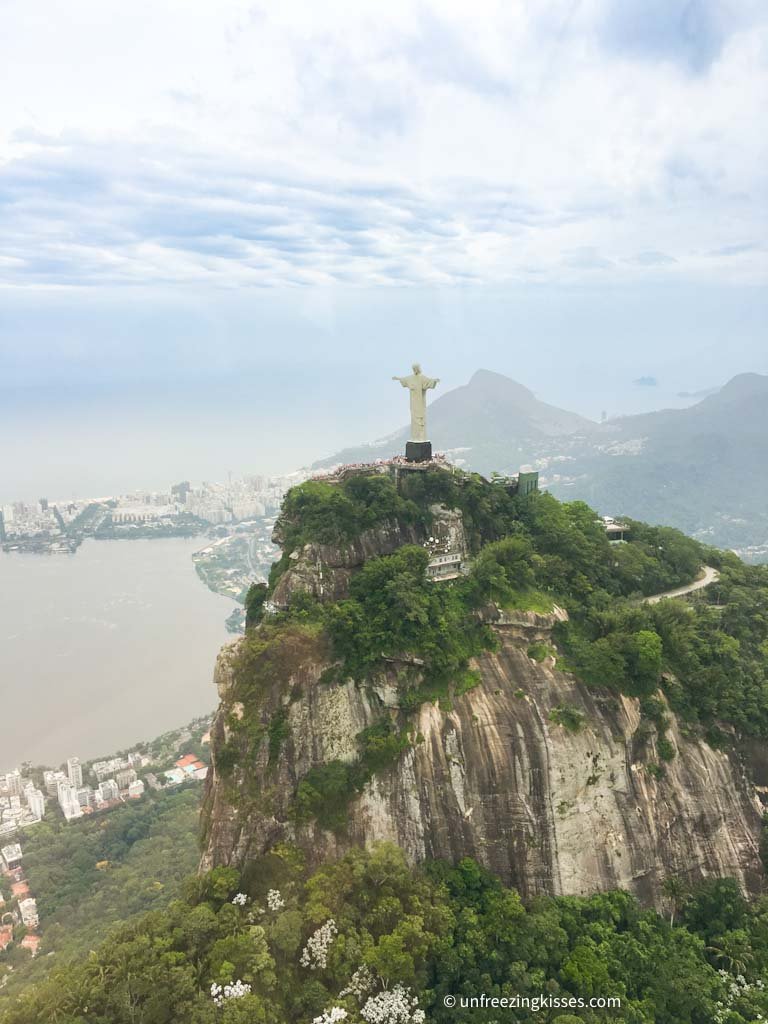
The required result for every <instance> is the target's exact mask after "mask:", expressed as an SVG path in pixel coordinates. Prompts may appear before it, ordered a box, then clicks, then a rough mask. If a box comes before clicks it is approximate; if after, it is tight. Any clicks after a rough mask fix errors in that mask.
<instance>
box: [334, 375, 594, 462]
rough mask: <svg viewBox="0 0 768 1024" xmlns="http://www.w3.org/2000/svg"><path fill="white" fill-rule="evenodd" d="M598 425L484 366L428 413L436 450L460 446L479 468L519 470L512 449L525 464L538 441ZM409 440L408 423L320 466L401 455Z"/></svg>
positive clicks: (429, 428)
mask: <svg viewBox="0 0 768 1024" xmlns="http://www.w3.org/2000/svg"><path fill="white" fill-rule="evenodd" d="M596 428H597V424H596V423H593V422H592V421H591V420H588V419H585V418H584V417H583V416H579V415H578V414H577V413H574V412H568V411H567V410H565V409H558V408H557V407H556V406H554V405H548V404H547V403H546V402H542V401H540V400H539V399H538V398H537V397H536V396H535V395H534V393H533V392H532V391H530V390H529V389H528V388H526V387H524V386H523V385H522V384H519V383H518V382H517V381H515V380H512V379H511V378H510V377H505V376H504V375H503V374H501V373H494V372H492V371H491V370H482V369H481V370H477V371H476V373H474V374H473V375H472V377H471V378H470V380H469V382H468V383H467V384H464V385H462V386H461V387H458V388H454V389H453V390H451V391H446V392H445V393H444V394H442V395H440V396H439V397H438V398H436V399H435V400H434V401H433V402H432V404H431V405H430V406H429V411H428V432H429V435H430V439H431V441H432V443H433V446H434V448H435V450H437V451H449V452H451V451H456V450H460V451H461V452H462V455H463V458H464V461H468V462H471V465H472V468H473V469H477V470H479V471H480V472H491V471H492V470H494V469H504V468H517V466H516V465H515V466H514V467H513V466H512V464H511V463H510V461H509V460H510V454H511V453H514V454H515V457H517V456H518V455H519V456H521V458H522V461H523V462H525V461H528V460H527V459H526V458H525V457H524V456H525V455H526V454H527V453H529V452H530V453H532V452H533V451H534V450H535V448H536V447H537V446H536V444H535V442H536V441H541V440H542V439H544V438H547V437H561V436H569V435H572V434H588V433H591V432H592V431H593V430H595V429H596ZM407 440H408V427H403V428H402V429H400V430H398V431H397V432H396V433H394V434H390V435H389V436H388V437H385V438H381V439H380V440H378V441H374V442H372V443H371V444H366V445H358V446H356V447H354V448H347V449H345V450H344V451H341V452H339V453H338V454H336V455H333V456H331V457H330V458H328V459H324V460H323V461H322V462H321V463H318V465H323V466H328V465H335V464H336V463H349V462H363V461H370V460H371V459H377V458H389V457H390V456H392V455H395V454H399V453H401V452H402V451H403V450H404V448H405V442H406V441H407ZM499 458H501V459H502V462H501V463H499V461H498V460H499ZM512 461H513V462H514V461H515V460H514V459H513V460H512ZM508 464H509V465H508Z"/></svg>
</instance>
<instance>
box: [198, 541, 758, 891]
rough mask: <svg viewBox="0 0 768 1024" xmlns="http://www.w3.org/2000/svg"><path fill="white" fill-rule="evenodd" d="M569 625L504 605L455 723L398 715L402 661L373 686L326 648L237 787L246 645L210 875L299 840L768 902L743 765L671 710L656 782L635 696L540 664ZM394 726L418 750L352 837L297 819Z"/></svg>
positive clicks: (515, 879) (218, 725) (308, 561)
mask: <svg viewBox="0 0 768 1024" xmlns="http://www.w3.org/2000/svg"><path fill="white" fill-rule="evenodd" d="M390 541H391V543H392V544H393V545H394V546H399V544H400V543H404V542H405V541H404V540H403V539H402V538H400V537H395V536H392V537H391V538H389V540H387V541H386V543H387V544H388V543H389V542H390ZM395 541H397V544H395ZM371 543H374V541H371ZM392 550H394V547H393V548H392ZM315 554H316V553H315V552H309V553H308V552H307V551H306V549H305V551H304V552H303V553H302V555H301V557H300V559H299V560H297V561H298V562H299V563H300V566H301V568H302V571H303V567H304V566H307V565H312V564H321V565H322V570H323V573H324V572H325V569H326V566H327V563H325V562H324V561H323V562H322V563H318V562H316V561H313V560H314V559H315ZM360 554H363V557H367V555H366V554H364V553H363V551H362V550H361V551H360V552H358V553H357V554H355V555H354V556H351V555H349V554H348V553H347V555H346V556H339V557H338V558H337V562H338V563H339V564H334V565H331V566H330V568H332V569H333V570H334V571H338V570H345V571H351V569H352V567H353V563H351V564H350V563H349V559H350V558H352V557H355V558H357V557H358V556H359V555H360ZM343 558H346V559H347V564H344V561H343ZM297 568H298V567H297ZM296 578H297V579H298V578H303V577H298V576H297V577H296ZM323 578H325V577H323ZM335 579H336V581H337V583H338V580H339V579H341V577H335ZM281 582H282V581H281ZM437 585H439V584H437ZM286 586H287V585H286ZM340 586H341V585H340V584H339V586H338V587H336V585H334V589H333V593H336V592H337V589H340ZM278 589H279V588H278ZM564 615H565V613H564V612H562V611H560V610H557V609H556V610H555V611H554V612H553V613H552V614H551V615H542V614H535V613H532V612H513V613H509V612H506V613H501V612H498V611H496V610H495V609H494V608H489V609H487V610H486V611H485V612H484V618H485V619H486V621H488V622H489V623H490V624H491V625H492V628H493V630H494V631H495V632H496V634H497V636H498V640H499V649H498V650H497V651H496V652H494V653H488V654H485V655H483V656H482V657H480V658H479V659H478V660H477V662H476V664H475V667H476V668H477V670H478V672H479V676H480V682H479V685H477V686H476V687H475V688H474V689H472V690H470V691H469V692H467V693H465V694H463V695H462V696H460V697H458V698H456V699H455V700H454V701H453V704H452V708H451V710H441V709H440V708H439V707H438V706H436V705H433V704H424V705H422V707H421V708H420V709H419V710H418V711H416V712H413V713H412V714H411V716H409V718H408V719H407V721H406V719H405V718H404V717H403V716H402V712H401V711H399V710H398V708H397V689H396V686H397V678H398V669H399V668H401V667H402V666H398V665H397V664H395V663H391V664H389V665H388V666H387V668H386V669H385V670H384V671H382V672H381V674H380V675H378V676H377V677H376V678H373V679H371V680H370V681H368V682H367V683H366V684H365V685H356V684H355V683H353V682H352V681H347V682H343V683H339V682H335V683H329V682H327V681H325V680H326V678H327V676H324V675H323V674H324V672H326V670H327V669H328V668H329V666H330V665H331V659H330V655H329V653H328V650H327V647H326V645H325V644H324V643H323V642H322V641H321V640H320V639H318V640H317V641H316V642H315V643H314V644H313V643H312V642H308V643H306V644H305V646H304V648H303V649H302V650H301V651H300V652H299V655H298V656H296V657H293V658H292V659H291V662H290V665H287V666H286V672H285V674H284V677H283V678H281V679H280V681H279V685H277V684H276V685H273V686H272V687H271V688H269V689H268V692H267V693H266V695H265V697H264V701H263V704H262V706H261V708H260V715H261V717H262V721H263V723H264V727H265V729H266V727H267V725H268V723H269V722H270V721H273V720H274V717H275V715H277V714H280V715H281V716H282V717H283V720H284V722H285V730H284V740H283V742H282V745H281V748H280V752H279V756H278V757H277V758H274V756H272V757H270V752H269V749H268V744H267V742H266V741H265V742H262V743H261V745H260V746H259V747H258V750H257V751H256V754H255V756H252V757H250V759H249V761H248V763H247V764H238V765H236V767H235V769H234V773H233V774H232V775H231V776H229V777H228V778H227V779H226V780H225V779H224V778H223V777H222V772H221V771H220V770H219V766H218V764H217V761H218V758H219V756H220V752H221V751H222V750H223V749H224V747H225V745H226V744H227V741H228V740H229V739H230V734H231V728H232V721H233V716H234V719H237V718H238V717H239V715H241V714H242V707H238V706H237V703H236V702H235V701H234V700H233V694H232V663H233V658H236V657H237V652H238V649H239V645H241V644H242V643H243V641H242V640H241V641H236V642H234V643H233V644H230V645H228V646H227V647H226V648H224V650H223V652H222V654H221V656H220V658H219V661H218V665H217V670H216V683H217V686H218V690H219V697H220V700H221V705H220V708H219V711H218V713H217V716H216V721H215V724H214V728H213V734H212V761H213V769H212V771H211V772H210V773H209V777H208V783H207V790H206V801H205V820H206V828H205V846H204V855H203V862H202V863H203V867H205V868H208V867H211V866H215V865H219V864H234V865H238V866H243V865H245V864H247V863H248V862H249V861H250V860H253V859H254V858H256V857H258V856H259V855H261V854H263V853H265V852H266V851H268V850H269V849H270V848H271V847H272V846H273V845H274V844H275V843H276V842H278V841H281V840H288V841H290V842H294V843H297V844H299V845H300V846H301V847H302V848H303V849H304V850H305V851H306V853H307V856H308V858H309V860H310V862H315V863H317V862H319V861H321V860H323V859H324V858H327V857H334V856H337V855H340V854H342V853H343V852H344V851H345V850H346V849H348V848H349V847H351V846H355V845H363V844H366V843H370V842H372V841H375V840H382V839H383V840H389V841H391V842H394V843H397V844H398V845H399V846H401V847H402V848H403V849H404V850H405V851H406V853H407V855H408V857H409V858H410V859H411V860H412V861H414V862H418V861H421V860H424V859H426V858H433V857H442V858H447V859H449V860H456V859H458V858H460V857H464V856H471V857H474V858H476V859H477V860H478V861H479V862H480V863H482V864H483V865H485V866H486V867H488V868H489V869H490V870H492V871H493V872H495V873H496V874H498V875H499V876H500V877H501V878H503V879H504V880H505V881H506V882H508V883H511V884H514V885H515V886H517V887H518V888H519V889H520V891H521V892H522V894H523V895H524V896H526V897H530V896H533V895H535V894H538V893H553V894H560V893H562V894H583V893H590V892H595V891H600V890H606V889H612V888H617V887H620V888H625V889H629V890H631V891H633V892H635V893H636V894H637V895H638V896H639V897H640V898H641V899H642V900H643V901H644V902H646V903H648V904H659V903H660V901H661V885H662V882H663V880H664V879H665V878H666V877H668V876H670V875H679V876H682V877H684V878H686V879H688V880H690V881H696V880H698V879H700V878H703V877H706V876H710V875H717V876H724V875H730V876H734V877H736V878H737V879H738V880H739V882H740V883H741V885H742V886H743V888H744V889H745V890H748V891H751V892H756V891H757V890H758V889H759V887H760V884H761V880H762V869H761V865H760V859H759V855H758V838H759V831H760V821H761V814H762V810H761V805H760V803H759V800H758V798H757V795H756V793H755V790H754V788H753V786H752V785H751V782H750V780H749V778H748V773H747V772H746V770H745V768H744V766H743V764H742V763H740V762H739V761H738V760H737V757H736V755H735V754H728V753H725V752H722V751H717V750H714V749H712V748H711V747H709V746H708V745H707V744H706V743H704V742H703V741H691V740H688V739H684V738H683V737H682V736H681V734H680V731H679V729H678V726H677V723H676V721H675V717H674V715H673V714H672V713H671V712H668V713H669V717H670V721H671V725H670V728H669V731H668V735H669V738H670V739H671V740H672V741H673V742H674V744H675V746H676V747H677V751H678V753H677V756H676V757H675V759H674V760H673V761H672V762H670V763H669V764H668V765H666V766H665V774H664V776H663V777H655V775H654V774H653V773H652V772H651V771H649V769H648V765H649V764H650V763H653V762H658V760H659V758H658V756H657V755H656V753H655V749H654V745H655V738H654V737H653V736H651V737H650V738H648V737H645V738H644V739H643V740H642V742H641V741H640V735H641V734H640V733H638V732H637V729H638V724H639V721H640V715H639V711H638V702H637V701H636V700H635V699H634V698H629V697H622V696H617V695H615V694H611V693H608V692H600V691H596V690H594V689H592V688H590V689H588V688H586V687H585V686H584V685H582V684H581V683H579V682H578V681H577V680H576V679H575V678H573V677H572V676H571V675H569V674H567V673H565V672H562V671H559V670H558V669H557V668H556V666H555V658H554V657H545V658H544V660H543V661H534V660H532V659H531V658H530V657H529V655H528V648H529V646H530V644H531V643H533V642H539V643H541V642H545V643H546V642H549V641H550V638H551V629H552V627H553V625H554V624H555V623H556V622H557V620H558V619H559V618H562V617H563V616H564ZM288 695H290V697H289V696H288ZM561 709H568V711H569V712H570V725H571V729H570V730H569V728H567V727H566V726H565V725H563V724H558V722H559V721H563V719H562V718H561V716H560V714H559V711H560V710H561ZM382 715H390V716H391V717H392V719H393V721H397V722H398V724H399V725H400V726H401V727H407V728H408V729H409V731H410V732H411V735H412V738H413V743H412V744H411V745H410V746H409V747H408V748H407V749H406V750H405V751H404V752H403V753H402V754H401V755H400V757H399V759H398V761H397V762H396V763H395V764H394V765H392V766H391V767H389V768H387V769H386V770H385V771H382V772H381V773H380V774H377V775H375V776H374V778H373V779H372V780H371V782H370V783H368V785H367V786H366V787H365V789H364V791H363V792H362V793H360V794H359V795H358V796H357V797H356V799H354V800H353V801H352V803H351V804H350V805H349V813H348V824H347V828H346V830H345V831H344V832H343V833H340V834H334V833H333V832H329V831H325V830H323V829H322V828H320V827H319V826H318V824H317V823H316V822H315V821H310V822H304V823H297V822H296V821H295V819H294V816H293V815H292V797H293V794H294V793H295V791H296V787H297V785H298V783H299V782H300V780H301V779H302V777H303V776H304V775H305V774H306V772H307V771H308V770H309V769H310V768H311V767H312V766H316V765H320V764H323V763H327V762H329V761H332V760H341V761H353V760H354V759H355V757H356V756H357V745H356V739H355V738H356V736H357V734H358V733H359V732H360V731H361V730H362V729H364V728H366V727H367V726H369V725H371V724H373V723H374V722H376V721H379V720H380V719H381V717H382ZM574 720H576V722H580V726H579V727H578V728H576V729H575V730H574V725H573V722H574ZM246 792H247V794H248V796H247V797H246V796H245V794H246Z"/></svg>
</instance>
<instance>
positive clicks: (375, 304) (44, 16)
mask: <svg viewBox="0 0 768 1024" xmlns="http://www.w3.org/2000/svg"><path fill="white" fill-rule="evenodd" d="M766 109H768V7H766V5H765V4H764V3H763V2H762V0H621V3H616V2H615V0H581V2H579V0H536V2H533V0H530V2H519V0H501V2H492V0H475V2H473V3H472V4H467V3H466V2H463V0H461V2H453V0H440V2H439V3H437V2H423V3H420V2H415V0H409V2H407V3H405V2H399V0H388V2H386V3H384V2H383V0H377V2H375V3H374V2H367V0H356V2H341V0H324V2H323V3H322V4H318V3H311V2H293V0H281V3H279V4H275V3H269V4H259V3H249V2H240V0H219V2H218V3H216V4H211V3H207V2H206V3H202V2H197V0H184V2H183V3H182V2H181V0H178V2H177V0H152V2H144V0H134V2H133V3H132V4H125V3H117V2H113V0H98V2H91V0H71V2H70V3H68V4H66V5H62V4H59V3H55V2H53V0H45V2H43V0H4V3H3V4H2V6H0V501H4V500H11V499H13V498H16V497H35V496H37V495H39V494H51V493H55V494H59V495H62V496H63V495H65V494H84V493H88V494H95V493H104V492H107V491H111V490H120V489H128V488H132V487H140V486H148V487H153V486H154V487H161V486H165V485H167V484H168V483H169V482H172V481H173V480H176V479H179V478H192V479H202V478H208V479H211V478H213V479H215V478H221V477H222V476H223V475H224V474H225V473H226V472H227V471H228V470H232V471H233V472H236V473H239V472H254V471H268V472H275V471H279V470H280V469H288V468H292V467H293V466H295V465H300V464H303V463H306V462H308V461H311V460H312V459H314V458H317V457H320V456H322V455H324V454H327V453H329V452H331V451H333V450H335V449H336V448H338V447H340V446H342V445H346V444H351V443H354V442H356V441H359V440H364V439H370V438H371V437H376V436H379V435H381V434H384V433H388V432H389V431H391V430H393V429H395V428H396V427H398V426H400V425H401V424H402V423H403V421H404V420H405V418H406V415H405V414H406V410H405V409H404V408H402V402H403V399H402V395H401V394H400V393H399V391H398V392H395V391H394V390H393V389H394V385H393V384H392V382H391V380H390V378H391V376H392V374H399V373H403V372H407V370H408V367H409V366H410V363H411V362H412V361H413V360H415V359H418V360H420V361H421V362H422V363H423V364H424V368H425V370H426V372H428V373H430V374H431V375H434V376H439V377H440V378H441V381H442V383H441V388H448V387H451V386H456V385H458V384H461V383H464V382H465V381H466V380H467V379H468V378H469V376H471V374H472V373H473V372H474V371H475V370H476V369H478V368H479V367H481V366H482V367H485V368H487V369H492V370H497V371H499V372H502V373H507V374H509V375H510V376H512V377H514V378H515V379H517V380H520V381H521V382H522V383H524V384H526V385H527V386H529V387H531V388H532V389H533V390H534V391H535V392H536V393H537V394H538V395H539V397H541V398H543V399H545V400H547V401H550V402H554V403H555V404H559V405H562V406H564V407H565V408H569V409H574V410H576V411H578V412H580V413H582V414H584V415H588V416H591V417H593V418H597V417H599V416H600V414H601V412H602V411H603V410H605V411H607V412H608V413H609V414H619V413H629V412H636V411H642V410H646V409H652V408H658V407H661V406H666V405H673V404H678V405H679V404H681V403H683V402H686V401H690V400H691V399H688V398H680V397H679V396H680V394H681V393H685V394H688V395H691V394H697V393H699V392H701V391H706V390H707V389H709V388H712V387H715V386H717V385H719V384H722V383H723V382H724V381H725V380H727V379H728V378H729V377H730V376H732V375H733V374H735V373H739V372H744V371H757V372H766V371H768V357H767V356H766V352H767V351H768V345H766V325H767V324H768V301H767V300H766V287H765V285H766V277H767V276H768V274H767V271H768V259H767V254H766V249H767V246H768V242H767V241H766V239H767V238H768V235H767V234H766V219H767V218H766V211H767V207H768V204H767V203H766V171H765V168H766V167H768V131H766V128H765V110H766Z"/></svg>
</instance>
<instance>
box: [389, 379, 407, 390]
mask: <svg viewBox="0 0 768 1024" xmlns="http://www.w3.org/2000/svg"><path fill="white" fill-rule="evenodd" d="M392 380H399V381H400V386H401V387H404V388H407V387H408V385H407V384H406V383H405V377H393V378H392Z"/></svg>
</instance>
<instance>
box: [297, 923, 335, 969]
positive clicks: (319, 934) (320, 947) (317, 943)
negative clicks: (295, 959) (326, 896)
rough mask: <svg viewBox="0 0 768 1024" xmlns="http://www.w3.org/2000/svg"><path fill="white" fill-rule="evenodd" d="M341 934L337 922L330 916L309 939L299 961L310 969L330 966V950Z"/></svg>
mask: <svg viewBox="0 0 768 1024" xmlns="http://www.w3.org/2000/svg"><path fill="white" fill-rule="evenodd" d="M338 934H339V930H338V928H337V927H336V922H335V921H334V920H333V918H329V919H328V920H327V921H326V922H325V924H323V925H320V927H319V928H318V929H317V931H316V932H314V934H312V935H310V937H309V938H308V939H307V944H306V946H305V947H304V949H303V950H302V953H301V960H300V961H299V963H300V964H301V966H302V967H308V968H309V969H310V971H317V970H324V969H325V968H326V967H327V966H328V952H329V950H330V948H331V946H332V945H333V941H334V939H335V938H336V936H337V935H338Z"/></svg>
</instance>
